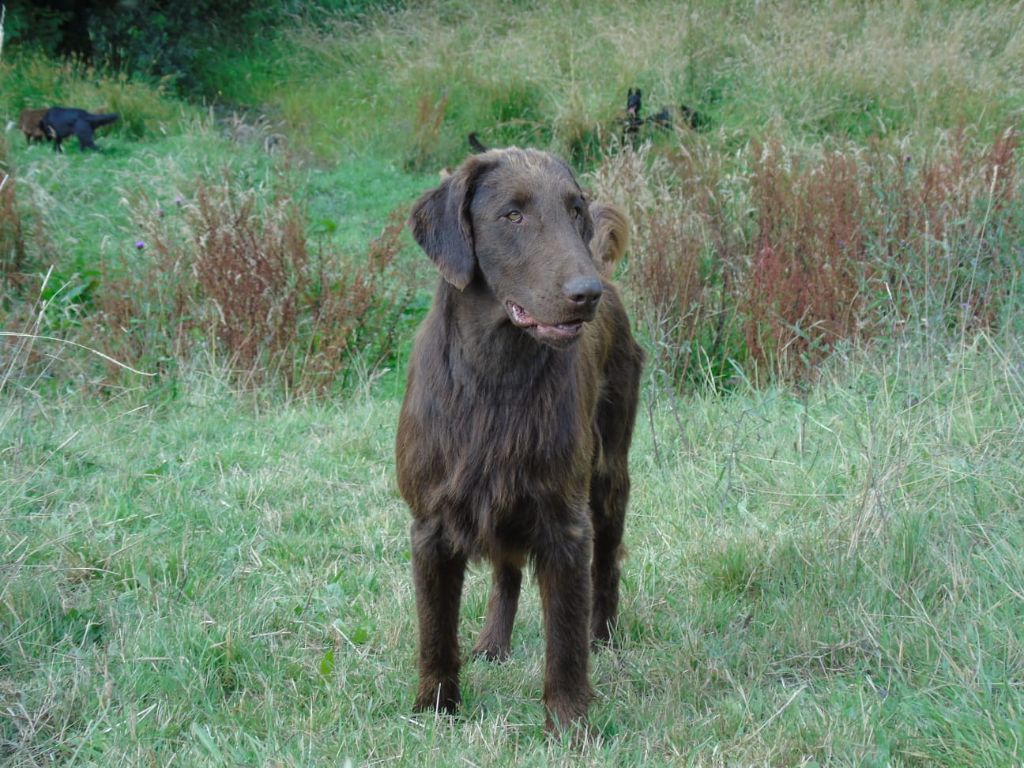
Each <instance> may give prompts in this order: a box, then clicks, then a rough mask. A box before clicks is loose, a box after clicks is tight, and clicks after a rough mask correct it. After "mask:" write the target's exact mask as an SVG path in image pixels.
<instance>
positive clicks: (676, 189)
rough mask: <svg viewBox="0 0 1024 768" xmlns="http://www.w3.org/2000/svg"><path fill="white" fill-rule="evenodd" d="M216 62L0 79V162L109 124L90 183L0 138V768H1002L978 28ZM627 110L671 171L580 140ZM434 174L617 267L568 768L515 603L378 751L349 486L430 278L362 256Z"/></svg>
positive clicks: (1008, 703)
mask: <svg viewBox="0 0 1024 768" xmlns="http://www.w3.org/2000/svg"><path fill="white" fill-rule="evenodd" d="M325 5H326V4H325ZM350 6H351V7H350ZM356 6H358V7H356ZM318 7H319V6H318ZM268 13H269V11H268ZM189 39H190V40H191V39H192V38H189ZM219 39H220V40H221V42H222V43H223V44H222V45H219V47H218V49H217V50H216V52H215V53H213V54H211V55H210V56H207V57H204V61H203V65H202V68H198V66H197V68H195V69H193V70H191V71H190V72H189V73H188V76H187V77H185V78H183V79H174V78H163V79H159V78H157V77H155V76H151V75H146V74H144V73H139V72H129V71H127V70H123V69H121V70H118V69H116V68H115V67H113V66H110V67H104V66H101V65H99V64H94V65H86V64H84V63H81V62H70V63H67V62H59V61H55V60H53V59H51V58H48V57H47V56H45V55H43V54H41V53H39V52H34V51H32V50H30V49H29V48H28V47H27V46H20V45H17V44H16V45H13V46H12V45H11V43H10V42H9V41H8V42H7V43H6V44H5V46H4V48H3V53H2V55H3V58H2V59H0V117H2V118H3V119H4V124H6V123H7V122H8V121H16V118H17V113H18V111H19V110H21V109H22V108H28V107H37V106H40V105H45V104H46V103H54V104H56V103H66V104H69V105H71V104H73V105H75V106H82V107H86V108H89V109H93V110H95V111H99V110H103V111H106V110H110V111H118V112H121V113H122V120H121V121H120V122H119V123H117V124H115V125H114V126H110V127H109V128H104V129H101V131H100V132H98V135H97V142H98V143H99V144H100V145H101V146H102V147H103V148H104V151H103V152H102V153H99V154H81V153H79V152H78V151H77V148H76V147H73V148H72V149H71V150H70V151H68V152H66V153H65V154H64V155H62V156H55V155H54V153H53V152H52V149H51V147H49V146H47V145H45V144H42V145H32V146H27V145H26V144H25V142H24V141H23V137H22V136H21V135H20V134H19V133H18V132H17V131H16V130H15V129H11V130H8V131H6V132H5V133H3V134H0V764H4V765H12V766H53V765H64V764H67V765H97V766H99V765H103V766H111V765H173V764H179V765H190V766H191V765H211V766H213V765H225V764H260V765H279V766H300V765H302V766H306V765H323V764H331V763H334V764H342V765H344V764H346V762H351V764H353V765H364V764H388V765H391V764H394V765H453V764H462V763H466V764H473V765H494V766H499V765H501V766H504V765H513V764H515V765H518V764H524V765H563V764H564V765H580V764H582V765H707V766H724V765H803V766H813V765H851V766H852V765H858V766H860V765H878V766H884V765H893V766H925V765H928V766H931V765H947V766H961V765H979V766H981V765H992V766H1003V765H1013V764H1017V763H1020V762H1022V761H1024V725H1022V724H1024V639H1022V635H1021V631H1020V627H1021V620H1022V617H1024V556H1022V555H1021V552H1024V516H1022V514H1021V512H1022V507H1024V499H1022V497H1021V492H1020V489H1021V488H1024V475H1022V472H1024V469H1022V462H1021V460H1020V459H1021V456H1022V455H1024V431H1022V424H1024V362H1022V361H1024V344H1022V341H1021V339H1022V333H1024V323H1022V314H1021V310H1022V295H1021V264H1022V263H1024V245H1022V244H1024V205H1022V193H1024V187H1022V175H1021V173H1022V169H1021V159H1020V130H1021V128H1020V126H1021V118H1022V116H1024V84H1022V81H1021V77H1020V61H1021V60H1024V10H1022V8H1021V6H1020V4H1019V3H1016V4H1015V3H1010V2H994V3H984V4H960V3H954V2H935V3H904V4H900V5H893V4H880V5H864V4H826V5H820V4H811V3H805V2H797V1H796V0H786V1H784V2H778V3H770V4H766V3H756V2H742V3H702V4H689V5H683V6H680V5H678V4H672V3H666V2H653V3H647V4H642V5H640V6H637V7H636V8H632V9H631V10H630V11H629V13H628V14H627V13H625V12H624V11H623V10H622V8H621V7H620V6H618V5H616V4H611V3H604V2H592V3H588V4H585V5H582V4H576V3H567V2H561V3H555V4H554V5H545V6H519V5H499V4H496V3H492V2H489V0H484V1H483V2H476V3H472V4H467V3H462V2H433V1H432V2H427V3H425V4H422V3H421V4H411V5H408V6H403V5H401V4H389V5H387V6H383V5H376V4H373V3H370V4H359V3H356V4H340V5H339V7H338V9H336V11H331V10H330V9H325V8H323V7H321V8H320V11H318V12H317V13H303V14H296V15H295V17H294V18H292V19H291V20H290V21H289V22H288V23H287V24H284V25H282V26H280V28H279V29H278V30H277V31H276V32H275V33H274V34H272V35H270V34H267V35H264V36H260V37H257V38H255V39H251V40H250V39H245V40H241V41H234V42H235V43H237V44H229V41H228V39H227V38H219ZM182 45H183V46H184V43H182ZM182 51H183V53H182V55H183V56H184V54H185V53H187V51H185V47H183V48H182ZM182 83H188V84H191V85H190V87H195V88H200V87H202V88H205V89H206V90H205V95H206V96H208V97H209V96H211V95H213V94H217V93H218V92H219V96H218V101H217V104H216V106H215V107H213V108H210V107H208V106H205V105H203V104H202V103H201V99H200V98H198V97H196V98H193V99H192V100H188V101H186V100H184V99H182V98H181V95H180V94H181V90H180V88H181V84H182ZM634 86H639V87H642V88H643V89H644V94H645V114H647V115H651V114H654V113H655V112H657V111H658V110H659V109H660V108H661V106H662V105H670V106H675V107H678V106H680V105H681V104H686V105H687V106H688V107H690V108H691V109H694V110H697V111H698V112H699V113H700V114H701V117H702V121H701V122H700V124H699V126H698V128H691V127H689V126H688V125H685V124H683V123H677V124H676V125H674V126H672V127H670V128H664V129H659V128H656V127H655V126H654V125H652V124H646V125H645V126H644V127H643V128H642V129H641V130H640V131H638V132H637V133H636V134H635V135H634V134H626V133H624V131H623V122H622V118H623V116H624V107H625V94H626V91H627V89H628V88H630V87H634ZM176 87H177V88H178V90H177V91H176V90H175V88H176ZM201 93H202V92H200V91H195V92H193V93H192V95H193V96H196V95H197V94H201ZM224 100H227V102H228V103H229V104H232V105H233V106H232V107H227V106H225V105H224ZM242 105H246V106H244V107H243V106H242ZM469 131H477V132H478V133H479V134H480V136H481V138H482V140H483V141H484V142H485V143H486V144H488V145H502V144H506V143H519V144H530V145H534V146H540V147H542V148H546V149H551V150H554V151H557V152H560V153H562V154H563V155H565V156H566V157H568V158H570V159H571V160H572V161H573V163H574V164H575V166H576V167H577V169H578V170H579V171H580V172H581V177H582V179H583V181H584V184H585V185H586V187H587V188H588V189H589V190H590V191H591V192H592V193H593V195H594V196H595V197H597V198H598V199H601V200H606V201H610V202H613V203H616V204H618V205H620V206H622V207H623V208H624V209H625V210H627V211H628V213H629V215H630V218H631V220H632V223H633V233H632V234H633V237H632V245H631V248H630V250H629V253H628V256H627V259H626V261H625V263H624V264H623V265H622V267H621V268H620V274H619V276H618V279H619V281H620V283H621V284H622V286H623V288H624V292H625V295H626V298H627V301H628V303H629V307H630V312H631V316H632V317H633V319H634V323H635V325H636V329H637V332H638V336H639V337H640V338H641V339H642V340H643V343H644V345H645V346H646V348H647V350H648V352H649V355H648V358H649V366H648V369H647V373H646V380H645V387H644V392H643V396H642V404H641V411H642V412H641V417H640V419H639V420H638V425H637V437H636V441H635V446H634V450H633V453H632V476H633V483H634V486H633V494H632V499H631V506H630V511H629V514H628V524H627V533H626V541H627V544H628V547H629V552H630V554H629V556H628V558H627V560H626V562H625V564H624V568H623V573H624V584H623V605H622V606H621V619H620V626H619V629H618V632H619V636H618V637H617V638H616V642H615V644H614V646H613V647H612V648H610V649H608V650H605V651H602V652H600V653H597V654H595V656H594V658H593V674H592V677H593V680H594V683H595V688H596V701H595V703H594V706H593V707H592V720H593V724H594V726H595V731H596V738H595V740H594V742H593V743H590V744H587V745H585V746H584V747H583V748H582V749H578V750H577V749H572V748H570V747H569V745H567V744H562V743H560V742H558V741H557V740H549V739H546V738H545V736H544V734H543V733H542V723H543V719H544V718H543V712H542V707H541V704H540V690H539V688H540V681H541V679H542V674H541V668H542V659H543V641H542V637H543V629H542V626H541V621H540V611H539V606H538V600H537V596H536V590H535V589H533V588H532V584H531V585H528V586H527V588H526V589H524V603H523V605H522V607H521V610H520V615H519V618H518V620H517V621H518V623H517V627H516V630H515V632H514V635H513V653H512V658H511V660H510V661H509V662H508V663H505V664H489V663H486V662H482V661H468V662H467V663H466V664H465V665H464V669H463V694H464V697H465V702H464V709H463V712H462V714H461V716H460V717H459V718H457V719H453V720H451V719H446V718H434V717H429V716H422V715H418V716H413V715H412V714H411V711H410V709H411V703H412V696H413V685H414V677H415V674H414V673H415V661H414V649H415V634H416V632H415V622H414V620H413V618H412V617H413V615H414V612H413V596H412V584H411V578H410V574H409V562H408V561H409V545H408V520H409V518H408V512H407V510H406V509H405V508H404V506H403V504H402V503H401V500H400V498H399V496H398V494H397V490H396V488H395V483H394V478H393V474H394V469H393V460H392V447H393V440H394V425H395V423H396V421H397V413H398V403H399V402H400V398H401V392H402V387H403V386H404V374H405V359H406V355H407V351H408V349H409V345H410V344H411V340H412V336H413V334H414V332H415V327H416V325H417V323H418V321H419V319H420V318H421V317H422V315H423V313H424V311H425V309H426V307H427V306H428V304H429V301H430V295H431V291H432V287H433V285H434V281H435V279H436V277H435V273H434V272H433V271H432V267H431V265H430V264H429V262H428V260H427V259H425V258H423V257H422V254H420V253H418V252H417V250H416V249H415V247H414V245H413V244H412V242H411V240H410V239H409V238H408V236H407V235H406V234H404V233H403V230H402V225H403V221H404V217H405V212H406V211H407V209H408V205H409V203H410V202H411V201H412V200H413V199H414V198H415V196H416V195H417V194H418V192H420V191H422V190H423V189H425V188H426V187H428V186H430V185H432V184H434V183H436V179H437V172H438V170H439V169H440V168H441V167H443V166H450V165H452V164H454V163H455V162H457V161H458V160H459V159H460V158H461V157H462V156H464V155H465V153H466V151H467V147H466V143H465V142H466V138H465V137H466V134H467V133H468V132H469ZM72 144H73V142H72ZM488 581H489V573H487V572H486V570H476V571H471V574H470V577H469V579H468V581H467V587H466V591H465V596H464V601H463V620H462V621H461V622H460V627H461V628H462V631H463V633H464V634H463V636H462V638H463V642H464V646H465V647H466V648H468V646H469V644H470V638H472V637H473V636H475V634H476V633H477V632H478V631H479V628H480V625H481V623H482V620H483V619H482V617H483V614H484V610H485V604H486V594H487V584H488Z"/></svg>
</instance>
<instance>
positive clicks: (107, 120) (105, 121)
mask: <svg viewBox="0 0 1024 768" xmlns="http://www.w3.org/2000/svg"><path fill="white" fill-rule="evenodd" d="M120 119H121V115H119V114H118V113H117V112H108V113H106V114H104V115H94V114H92V113H91V112H87V113H86V114H85V122H87V123H88V124H89V125H90V126H91V127H92V128H99V127H100V126H101V125H110V124H111V123H116V122H117V121H118V120H120Z"/></svg>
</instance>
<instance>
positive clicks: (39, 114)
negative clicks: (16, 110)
mask: <svg viewBox="0 0 1024 768" xmlns="http://www.w3.org/2000/svg"><path fill="white" fill-rule="evenodd" d="M46 112H47V110H45V109H23V110H21V114H20V115H18V128H19V129H20V130H21V132H22V133H23V134H25V143H26V144H31V143H32V142H33V141H43V139H45V138H46V134H45V133H44V132H43V126H42V125H41V124H40V123H41V122H42V120H43V115H45V114H46Z"/></svg>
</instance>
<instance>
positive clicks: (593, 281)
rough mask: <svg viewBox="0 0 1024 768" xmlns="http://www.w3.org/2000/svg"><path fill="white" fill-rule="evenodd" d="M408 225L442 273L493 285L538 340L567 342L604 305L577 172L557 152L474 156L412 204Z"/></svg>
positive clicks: (511, 314)
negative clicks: (553, 154) (557, 156)
mask: <svg viewBox="0 0 1024 768" xmlns="http://www.w3.org/2000/svg"><path fill="white" fill-rule="evenodd" d="M409 224H410V227H411V229H412V232H413V236H414V237H415V238H416V242H418V243H419V244H420V246H421V247H422V248H423V250H424V251H426V253H427V255H428V256H429V257H430V258H431V259H432V260H433V261H434V263H435V264H437V267H438V269H439V270H440V271H441V275H442V276H443V277H444V279H445V280H447V281H448V282H449V283H451V284H452V285H453V286H455V287H456V288H458V289H459V290H463V289H465V288H466V287H467V286H470V285H473V286H474V287H483V288H486V289H487V290H489V291H490V293H491V294H493V297H494V299H495V300H496V301H497V302H498V303H499V304H500V305H501V307H502V309H503V310H504V315H505V317H506V318H507V321H508V322H511V323H512V324H513V325H514V326H516V327H518V328H521V329H522V330H523V331H525V332H527V333H529V334H531V335H532V336H533V337H534V338H536V339H537V340H539V341H542V342H544V343H546V344H549V345H551V346H554V347H566V346H569V345H570V344H571V343H572V342H573V341H575V340H576V339H577V338H578V337H579V335H580V332H581V330H582V328H583V324H584V323H585V322H587V321H589V320H592V319H593V317H594V314H595V312H596V311H597V305H598V302H599V300H600V298H601V293H602V291H603V285H602V282H601V278H600V275H599V273H598V269H597V265H596V264H595V261H594V259H593V257H592V256H591V252H590V248H589V245H590V241H591V238H592V237H593V234H594V223H593V220H592V219H591V215H590V211H589V206H588V205H587V201H586V199H585V198H584V196H583V192H582V190H581V189H580V187H579V185H578V184H577V183H576V179H575V178H574V177H573V174H572V171H571V170H570V169H569V167H568V166H567V165H566V164H565V163H564V162H563V161H561V160H559V159H558V158H556V157H554V156H552V155H549V154H547V153H545V152H538V151H536V150H524V149H517V148H514V147H513V148H510V149H501V150H490V151H488V152H485V153H483V154H479V155H474V156H472V157H470V158H469V159H467V160H466V161H465V162H463V164H462V165H460V166H459V167H458V168H456V169H455V170H454V171H453V172H452V173H451V175H450V176H448V177H447V178H446V179H444V180H443V181H442V182H441V185H440V186H439V187H437V188H436V189H433V190H431V191H429V192H427V193H426V194H424V195H423V196H422V197H421V198H420V199H419V200H418V201H417V202H416V203H415V205H414V206H413V209H412V215H411V216H410V219H409Z"/></svg>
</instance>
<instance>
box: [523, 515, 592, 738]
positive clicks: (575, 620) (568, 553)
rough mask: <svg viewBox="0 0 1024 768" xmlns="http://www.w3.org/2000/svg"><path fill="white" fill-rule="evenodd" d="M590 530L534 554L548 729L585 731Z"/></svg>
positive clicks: (578, 528)
mask: <svg viewBox="0 0 1024 768" xmlns="http://www.w3.org/2000/svg"><path fill="white" fill-rule="evenodd" d="M591 547H592V545H591V530H590V527H589V525H586V526H573V527H572V530H571V532H568V533H565V534H564V535H562V536H559V537H557V538H556V539H554V540H553V541H552V543H551V545H550V547H546V548H545V550H544V551H543V552H538V553H537V581H538V583H539V585H540V596H541V602H542V604H543V608H544V631H545V635H546V640H547V651H546V658H545V671H544V705H545V707H546V709H547V729H548V731H553V732H556V733H560V732H562V731H564V730H566V729H570V728H576V727H580V728H582V729H584V730H585V729H586V720H587V708H588V706H589V705H590V699H591V690H590V680H589V678H588V670H587V666H588V661H589V658H590V605H591V585H590V555H591Z"/></svg>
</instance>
